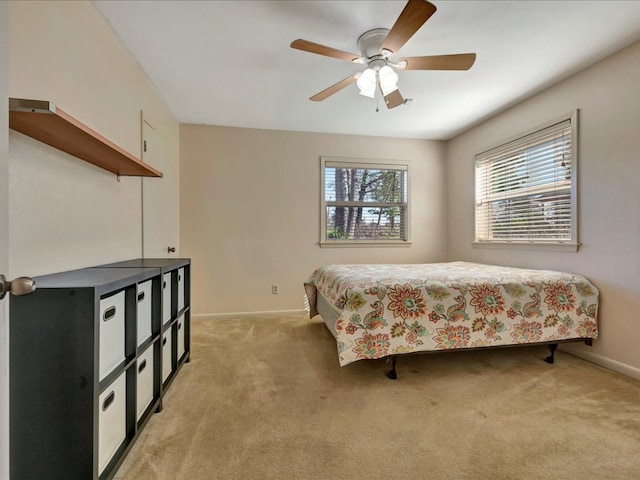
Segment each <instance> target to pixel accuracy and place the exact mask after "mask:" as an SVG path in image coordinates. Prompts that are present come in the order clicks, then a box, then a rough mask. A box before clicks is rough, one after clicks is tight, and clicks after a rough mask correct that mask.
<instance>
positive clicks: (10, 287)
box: [0, 274, 36, 300]
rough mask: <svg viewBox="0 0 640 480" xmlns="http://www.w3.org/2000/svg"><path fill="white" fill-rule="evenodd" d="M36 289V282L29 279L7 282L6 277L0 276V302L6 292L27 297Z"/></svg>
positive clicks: (22, 278) (20, 278)
mask: <svg viewBox="0 0 640 480" xmlns="http://www.w3.org/2000/svg"><path fill="white" fill-rule="evenodd" d="M35 289H36V281H35V280H34V279H33V278H31V277H18V278H16V279H15V280H13V281H8V280H7V279H6V277H5V276H4V275H2V274H0V300H2V299H3V298H4V296H5V295H6V294H7V292H11V294H12V295H28V294H29V293H33V292H34V291H35Z"/></svg>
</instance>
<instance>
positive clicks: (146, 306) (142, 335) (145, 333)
mask: <svg viewBox="0 0 640 480" xmlns="http://www.w3.org/2000/svg"><path fill="white" fill-rule="evenodd" d="M151 284H152V280H147V281H146V282H142V283H139V284H138V295H137V297H136V298H137V299H138V343H137V345H138V346H140V345H142V343H143V342H144V341H145V340H147V339H148V338H149V337H150V336H151Z"/></svg>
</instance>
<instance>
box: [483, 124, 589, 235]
mask: <svg viewBox="0 0 640 480" xmlns="http://www.w3.org/2000/svg"><path fill="white" fill-rule="evenodd" d="M576 118H577V116H576V115H573V116H572V117H571V118H568V119H566V120H563V121H560V122H557V123H553V124H552V125H549V126H547V127H546V128H543V129H541V130H537V131H535V132H533V133H530V134H528V135H525V136H523V137H521V138H518V139H516V140H514V141H511V142H509V143H506V144H504V145H501V146H499V147H496V148H493V149H491V150H489V151H486V152H484V153H481V154H479V155H477V156H476V160H475V172H476V174H475V178H476V242H488V243H505V242H513V243H529V244H536V243H538V244H562V243H570V244H577V233H576V232H577V225H576V221H577V220H576V219H577V214H576V210H577V209H576V184H577V182H576V170H577V169H576V166H577V162H576V157H575V154H576V152H575V147H574V146H575V145H576V140H577V139H576V132H577V128H576Z"/></svg>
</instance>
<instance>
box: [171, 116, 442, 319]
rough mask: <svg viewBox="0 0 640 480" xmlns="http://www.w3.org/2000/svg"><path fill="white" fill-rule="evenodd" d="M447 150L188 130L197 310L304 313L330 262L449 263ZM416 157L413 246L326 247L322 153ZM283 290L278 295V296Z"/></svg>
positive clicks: (185, 198) (184, 221)
mask: <svg viewBox="0 0 640 480" xmlns="http://www.w3.org/2000/svg"><path fill="white" fill-rule="evenodd" d="M443 147H444V145H443V144H442V142H435V141H427V140H410V139H393V138H376V137H361V136H350V135H330V134H314V133H299V132H283V131H271V130H253V129H243V128H229V127H209V126H196V125H182V126H181V128H180V158H181V163H180V169H181V170H180V181H181V184H180V192H181V193H180V195H181V209H180V222H181V239H180V243H181V247H182V252H183V254H184V255H185V256H189V257H191V258H192V261H193V266H192V274H193V275H192V283H191V285H192V305H193V313H194V314H219V313H228V312H256V311H273V310H300V309H301V308H302V307H303V296H304V292H303V287H302V283H303V282H304V281H305V280H306V279H307V277H308V276H309V275H310V274H311V273H312V272H313V270H314V269H315V268H316V267H318V266H321V265H324V264H328V263H367V262H371V263H373V262H382V263H403V262H406V263H411V262H430V261H442V260H443V259H444V258H445V256H446V242H445V232H444V228H445V225H446V222H445V218H444V201H445V191H444V184H443V183H444V179H445V177H444V156H443V154H444V150H443ZM323 155H328V156H346V157H360V158H366V157H369V158H381V159H401V160H409V161H410V169H411V170H410V176H411V178H410V181H411V186H410V188H411V191H410V194H411V206H410V208H411V232H412V238H413V244H412V245H411V246H410V247H400V248H397V247H396V248H320V247H319V245H318V241H319V235H320V234H319V229H320V156H323ZM274 283H275V284H278V285H279V287H280V293H279V294H278V295H272V294H271V285H272V284H274Z"/></svg>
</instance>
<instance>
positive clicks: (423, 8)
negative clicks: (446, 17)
mask: <svg viewBox="0 0 640 480" xmlns="http://www.w3.org/2000/svg"><path fill="white" fill-rule="evenodd" d="M435 11H436V7H435V5H433V4H431V3H429V2H427V1H426V0H409V1H408V2H407V4H406V5H405V7H404V10H402V13H400V16H399V17H398V19H397V20H396V23H395V24H394V25H393V27H391V30H390V31H389V33H388V35H387V38H385V39H384V42H382V46H381V47H380V51H382V50H389V51H390V52H392V53H395V52H397V51H398V50H400V48H402V46H403V45H404V44H405V43H407V41H408V40H409V39H410V38H411V37H412V36H413V34H414V33H416V32H417V31H418V29H419V28H420V27H421V26H422V25H424V22H426V21H427V20H428V19H429V17H430V16H431V15H433V14H434V13H435Z"/></svg>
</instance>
